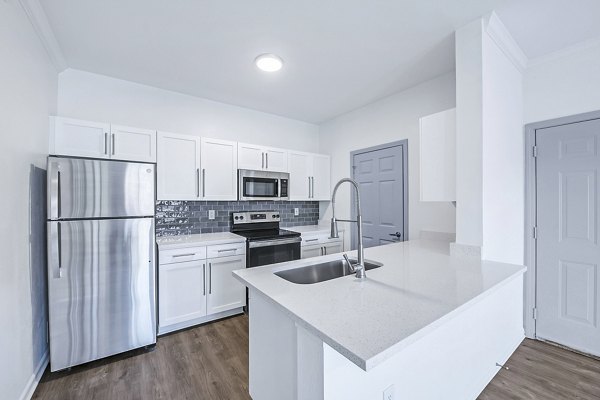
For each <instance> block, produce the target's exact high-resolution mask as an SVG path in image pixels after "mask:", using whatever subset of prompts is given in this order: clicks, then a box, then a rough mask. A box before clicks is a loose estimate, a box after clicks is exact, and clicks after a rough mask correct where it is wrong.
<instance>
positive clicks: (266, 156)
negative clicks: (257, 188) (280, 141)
mask: <svg viewBox="0 0 600 400" xmlns="http://www.w3.org/2000/svg"><path fill="white" fill-rule="evenodd" d="M265 160H266V161H265V168H266V169H269V153H265Z"/></svg>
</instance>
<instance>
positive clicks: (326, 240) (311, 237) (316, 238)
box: [300, 232, 344, 258]
mask: <svg viewBox="0 0 600 400" xmlns="http://www.w3.org/2000/svg"><path fill="white" fill-rule="evenodd" d="M343 251H344V235H343V232H340V237H339V238H335V239H333V238H330V237H329V234H327V233H316V234H315V233H309V234H303V235H302V245H301V247H300V257H301V258H311V257H319V256H326V255H328V254H335V253H341V252H343Z"/></svg>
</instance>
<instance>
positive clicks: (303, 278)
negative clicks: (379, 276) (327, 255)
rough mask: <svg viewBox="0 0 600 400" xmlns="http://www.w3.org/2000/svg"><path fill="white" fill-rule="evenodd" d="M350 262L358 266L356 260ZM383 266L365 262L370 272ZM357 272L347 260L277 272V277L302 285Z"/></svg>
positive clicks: (374, 262)
mask: <svg viewBox="0 0 600 400" xmlns="http://www.w3.org/2000/svg"><path fill="white" fill-rule="evenodd" d="M350 262H352V263H353V264H356V262H357V261H356V260H355V259H350ZM381 266H383V264H381V263H378V262H376V261H370V260H365V268H366V269H367V271H368V270H370V269H374V268H379V267H381ZM354 273H355V272H352V271H351V270H350V267H349V266H348V264H347V263H346V261H345V260H334V261H328V262H324V263H320V264H315V265H308V266H306V267H301V268H296V269H288V270H286V271H279V272H275V275H277V276H279V277H280V278H283V279H285V280H286V281H289V282H292V283H298V284H302V285H306V284H311V283H317V282H324V281H328V280H330V279H335V278H341V277H342V276H347V275H353V274H354Z"/></svg>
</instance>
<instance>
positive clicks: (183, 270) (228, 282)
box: [158, 243, 246, 335]
mask: <svg viewBox="0 0 600 400" xmlns="http://www.w3.org/2000/svg"><path fill="white" fill-rule="evenodd" d="M231 249H234V250H235V252H234V254H235V255H231V254H232V251H231ZM240 251H241V252H243V253H244V254H239V253H240ZM159 252H160V253H161V254H159V260H161V261H160V264H159V270H158V334H159V335H161V334H165V333H168V332H173V331H175V330H178V329H183V328H187V327H189V326H193V325H197V324H200V323H204V322H208V321H211V320H214V319H218V318H222V317H225V316H228V315H233V314H236V313H239V312H242V308H243V307H244V306H245V305H246V288H245V286H244V285H242V284H241V283H240V282H238V281H237V280H236V279H235V278H234V277H233V275H232V271H235V270H236V269H243V268H245V267H246V255H245V245H244V246H241V245H240V244H238V243H235V244H225V245H214V246H202V247H188V248H180V249H177V250H170V249H169V250H162V251H161V250H160V249H159ZM207 253H208V254H221V253H222V254H224V256H223V257H211V258H208V259H207V258H206V254H207ZM198 257H202V259H194V260H192V261H189V260H190V259H192V258H198ZM178 260H181V261H178Z"/></svg>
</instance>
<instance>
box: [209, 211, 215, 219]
mask: <svg viewBox="0 0 600 400" xmlns="http://www.w3.org/2000/svg"><path fill="white" fill-rule="evenodd" d="M208 219H215V210H208Z"/></svg>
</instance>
